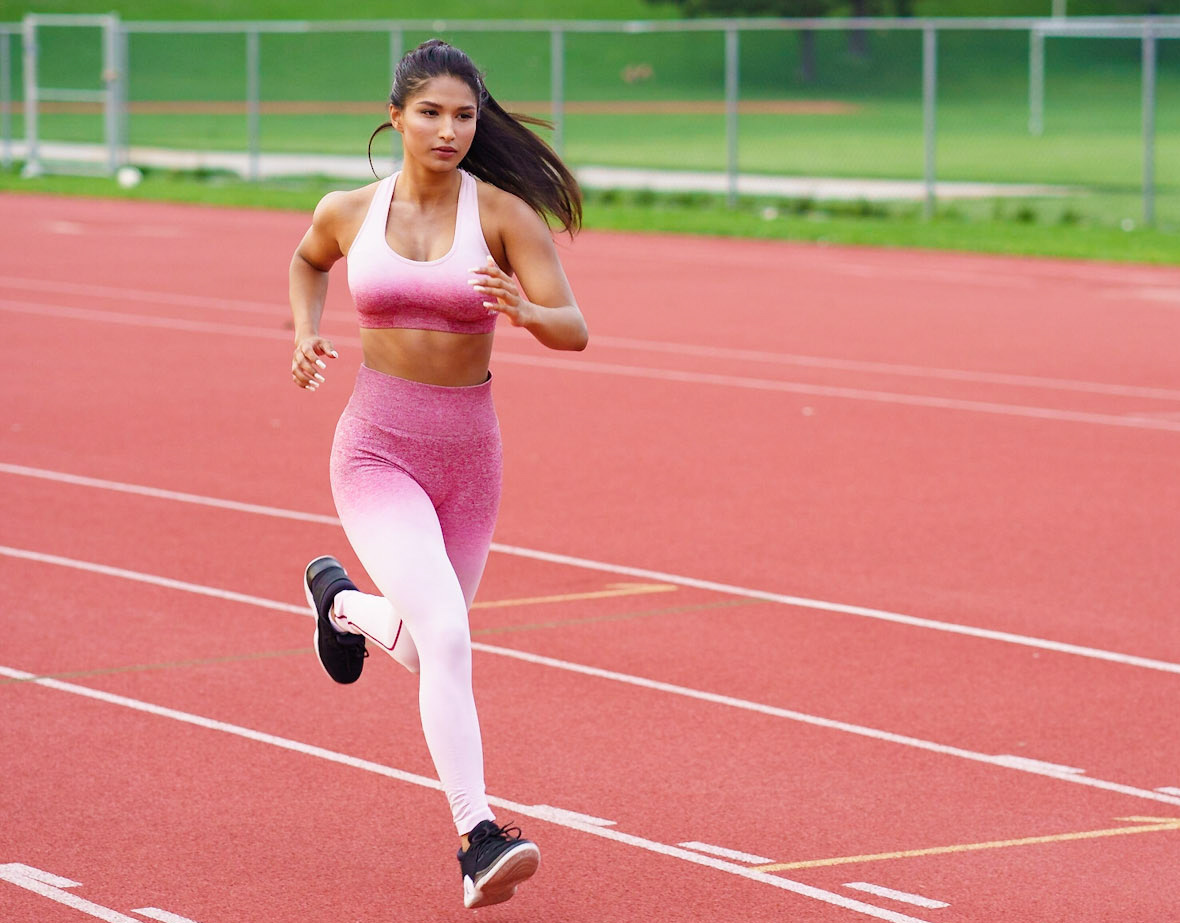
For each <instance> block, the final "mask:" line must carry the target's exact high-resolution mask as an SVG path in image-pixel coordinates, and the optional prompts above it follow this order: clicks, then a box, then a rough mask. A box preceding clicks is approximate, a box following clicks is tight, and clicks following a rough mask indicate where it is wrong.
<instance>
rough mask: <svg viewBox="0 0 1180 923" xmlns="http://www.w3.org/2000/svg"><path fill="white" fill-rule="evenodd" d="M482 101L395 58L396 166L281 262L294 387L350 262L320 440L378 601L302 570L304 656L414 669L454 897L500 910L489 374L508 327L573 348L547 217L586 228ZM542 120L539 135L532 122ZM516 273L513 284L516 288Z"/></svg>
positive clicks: (564, 174)
mask: <svg viewBox="0 0 1180 923" xmlns="http://www.w3.org/2000/svg"><path fill="white" fill-rule="evenodd" d="M522 121H529V122H533V121H534V120H532V119H527V118H522V117H519V116H513V115H510V114H509V113H507V112H505V111H504V109H503V108H501V107H500V105H499V104H498V103H497V102H496V101H495V100H494V99H493V98H492V96H491V95H490V94H489V93H488V91H487V88H486V87H485V86H484V83H483V78H482V76H481V74H480V73H479V71H478V70H477V69H476V67H475V65H474V64H473V63H472V62H471V59H470V58H468V57H467V55H466V54H464V53H463V52H462V51H460V50H459V49H457V48H454V47H452V46H451V45H448V44H446V43H445V42H442V41H439V40H437V39H432V40H431V41H428V42H425V43H423V44H422V45H420V46H418V47H417V48H416V49H414V50H413V51H411V52H410V53H409V54H407V55H406V56H405V57H404V58H402V60H401V62H400V63H399V64H398V67H397V71H396V75H395V77H394V83H393V90H392V92H391V93H390V96H389V122H387V123H385V124H383V125H381V126H380V127H379V128H378V129H377V131H375V132H374V133H373V136H372V137H370V139H369V145H370V150H371V149H372V141H373V138H374V137H376V136H377V134H378V133H379V132H380V131H382V130H383V129H387V128H391V127H392V128H393V129H394V130H396V131H397V132H399V133H400V134H401V136H402V144H403V150H404V160H403V165H402V169H401V170H400V172H398V173H395V174H394V175H393V176H390V177H388V178H387V179H384V180H381V181H379V182H376V183H373V184H370V185H368V186H365V187H364V188H361V189H357V190H354V191H350V192H333V193H329V194H328V195H327V196H325V197H324V198H323V200H322V201H321V202H320V203H319V205H318V206H317V207H316V210H315V214H314V217H313V218H312V225H311V229H310V230H309V231H308V232H307V234H306V235H305V236H304V238H303V240H302V242H301V243H300V244H299V247H298V249H297V250H296V251H295V256H294V258H293V259H292V261H291V274H290V283H291V310H292V312H293V314H294V319H295V353H294V357H293V359H292V362H291V376H292V378H293V379H294V380H295V383H296V384H297V385H298V386H299V387H301V388H304V389H306V390H308V391H315V390H316V389H317V388H318V387H319V386H320V384H322V383H323V381H324V372H325V371H326V370H327V361H326V360H332V359H335V358H337V353H336V350H335V349H334V348H333V346H332V343H331V342H330V341H329V340H327V339H325V338H324V337H322V336H320V334H319V326H320V318H321V316H322V314H323V309H324V298H325V295H326V293H327V287H328V271H329V270H330V269H331V268H332V266H333V264H335V263H336V261H337V260H339V259H340V258H341V257H343V256H347V257H348V285H349V289H350V291H351V293H352V297H353V301H354V302H355V304H356V310H357V315H358V318H359V324H360V333H361V350H362V353H363V358H364V362H363V364H362V365H361V367H360V370H359V372H358V374H357V379H356V385H355V387H354V389H353V393H352V397H351V398H350V400H349V402H348V406H347V407H346V408H345V410H344V413H343V415H342V416H341V417H340V421H339V423H338V424H337V427H336V435H335V438H334V441H333V443H332V458H331V483H332V497H333V499H334V500H335V503H336V509H337V511H338V513H339V515H340V521H341V522H342V523H343V525H344V531H345V534H346V535H347V536H348V541H349V542H350V544H351V545H352V547H353V550H354V551H355V552H356V555H357V557H358V558H359V559H360V561H361V564H362V565H363V566H364V568H365V570H366V571H367V572H368V574H369V576H370V577H371V578H372V580H373V583H375V584H376V585H377V588H378V589H379V591H380V593H381V595H380V596H371V595H367V594H364V593H361V592H359V591H358V590H357V588H356V585H355V584H354V583H353V582H352V581H351V580H350V579H349V577H348V575H347V574H346V573H345V571H344V568H343V567H342V566H341V565H340V563H339V562H338V561H337V560H336V559H335V558H332V557H329V556H323V557H319V558H316V559H315V560H313V561H312V562H311V563H310V564H308V566H307V568H306V570H305V572H304V587H305V591H306V595H307V600H308V604H309V605H310V606H311V608H312V610H313V611H314V613H315V615H316V633H315V649H316V654H317V656H318V658H319V661H320V664H321V665H322V666H323V668H324V670H325V672H327V674H328V675H329V676H330V677H331V678H332V679H334V680H335V681H336V682H338V683H351V682H355V681H356V680H357V679H358V678H359V677H360V675H361V668H362V666H363V665H364V659H365V657H366V656H367V655H368V650H367V649H366V642H367V643H368V644H370V645H372V646H375V647H377V648H380V649H381V650H383V651H385V652H386V653H388V654H390V655H391V656H392V657H393V658H394V660H396V661H397V662H398V663H400V664H401V665H402V666H404V667H405V668H406V669H407V670H409V671H410V672H411V673H416V674H418V687H419V707H420V711H421V717H422V730H423V733H424V736H425V738H426V744H427V746H428V748H429V750H430V755H431V758H432V759H433V761H434V766H435V769H436V770H437V772H438V777H439V781H440V782H441V783H442V787H443V790H444V791H445V792H446V796H447V800H448V802H449V803H450V807H451V813H452V816H453V818H454V822H455V828H456V830H457V832H458V833H459V837H460V849H459V853H458V859H459V868H460V874H461V876H462V883H463V902H464V904H465V905H466V906H467V907H482V906H486V905H489V904H496V903H499V902H501V901H506V900H508V899H509V898H510V897H512V895H513V894H514V893H515V891H516V887H517V885H518V884H519V883H520V882H522V881H524V880H525V879H526V878H528V877H529V876H531V875H532V874H533V873H534V872H535V871H536V870H537V868H538V866H539V864H540V859H541V854H540V851H539V850H538V849H537V847H536V845H535V844H533V843H531V842H529V841H528V840H526V839H523V838H522V837H521V835H520V830H519V828H516V827H509V826H499V825H498V824H496V820H495V815H494V814H493V813H492V811H491V809H490V808H489V807H488V801H487V796H486V794H485V791H484V776H483V745H482V742H481V740H480V731H479V722H478V719H477V717H476V713H475V700H474V698H473V697H472V691H471V632H470V627H469V624H468V610H469V609H470V607H471V604H472V601H473V599H474V598H475V591H476V588H477V587H478V586H479V581H480V577H481V575H482V574H483V569H484V564H485V563H486V561H487V556H488V549H489V547H490V544H491V539H492V529H493V526H494V525H495V520H496V512H497V508H498V504H499V495H500V473H501V458H500V433H499V427H498V424H497V420H496V413H495V410H494V408H493V406H492V396H491V375H490V373H489V371H488V364H489V360H490V358H491V352H492V336H493V330H494V328H495V326H496V321H497V319H498V318H499V316H500V315H504V316H505V317H507V318H508V320H509V322H511V323H512V325H513V326H516V327H523V328H525V329H526V330H528V331H529V332H530V333H531V334H532V335H533V336H534V337H535V338H536V339H537V340H538V341H539V342H541V343H542V344H544V345H545V346H548V347H550V348H552V349H573V350H580V349H583V348H585V346H586V341H587V332H586V323H585V320H584V319H583V317H582V313H581V311H580V310H579V308H578V306H577V303H576V302H575V300H574V295H573V292H572V291H571V290H570V286H569V283H568V282H567V280H566V277H565V273H564V271H563V270H562V267H561V263H560V261H559V259H558V257H557V251H556V248H555V247H554V244H553V238H552V234H551V231H550V228H549V225H548V223H547V222H546V220H545V218H544V217H543V216H544V215H551V216H553V218H555V219H556V222H557V224H558V225H559V226H560V227H561V228H562V229H563V230H565V231H567V232H569V233H571V234H572V233H574V232H575V231H576V230H577V229H578V227H579V226H580V223H581V207H582V206H581V193H580V191H579V189H578V185H577V182H576V181H575V180H574V178H573V176H572V175H571V174H570V172H569V170H568V169H567V168H566V167H565V165H564V164H563V163H562V162H561V160H560V158H559V157H558V156H557V155H556V154H555V153H554V152H553V150H552V149H551V148H549V147H548V145H546V144H545V143H544V142H543V141H541V140H540V139H539V138H538V137H537V136H536V135H535V134H533V132H532V131H530V130H529V129H528V128H526V127H525V126H524V125H523V124H522ZM540 124H543V123H540ZM513 277H515V280H514V278H513Z"/></svg>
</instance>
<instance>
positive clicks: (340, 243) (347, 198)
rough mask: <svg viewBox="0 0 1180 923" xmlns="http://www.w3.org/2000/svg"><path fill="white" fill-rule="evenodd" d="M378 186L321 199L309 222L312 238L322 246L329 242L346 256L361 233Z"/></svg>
mask: <svg viewBox="0 0 1180 923" xmlns="http://www.w3.org/2000/svg"><path fill="white" fill-rule="evenodd" d="M377 186H378V183H369V185H367V186H362V187H360V188H359V189H341V190H337V191H335V192H329V193H328V194H327V195H326V196H324V197H323V198H322V199H320V201H319V204H318V205H316V207H315V213H314V214H313V215H312V219H311V235H312V236H313V237H317V238H319V239H320V240H321V241H322V242H323V243H324V244H326V243H327V242H328V241H331V243H332V245H333V246H334V248H335V249H336V250H337V251H338V252H339V254H340V255H344V254H346V253H348V251H349V250H350V249H351V248H352V242H353V241H354V240H356V236H357V234H358V233H360V229H361V225H362V224H363V223H364V220H365V215H366V214H368V211H369V206H370V205H371V204H372V202H373V196H374V195H375V194H376V192H377Z"/></svg>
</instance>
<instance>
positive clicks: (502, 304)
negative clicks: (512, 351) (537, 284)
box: [467, 256, 539, 327]
mask: <svg viewBox="0 0 1180 923" xmlns="http://www.w3.org/2000/svg"><path fill="white" fill-rule="evenodd" d="M470 272H472V273H473V274H474V275H475V276H476V277H477V278H474V279H468V280H467V283H468V284H469V285H470V286H472V287H473V288H474V289H475V290H476V291H477V292H479V293H481V294H483V295H488V296H491V297H493V298H495V299H496V300H495V301H485V302H484V303H483V306H484V307H485V308H487V309H488V313H489V314H503V315H504V316H505V317H507V318H508V320H510V321H511V322H512V326H514V327H527V326H528V325H529V324H530V323H532V322H533V321H534V320H536V318H537V311H538V310H539V309H538V308H537V306H536V305H535V304H533V303H532V302H531V301H529V300H528V299H527V298H525V297H524V296H523V295H522V294H521V292H520V288H519V287H518V286H517V284H516V283H515V282H514V281H513V280H512V278H511V276H509V275H507V274H506V273H505V272H504V271H503V270H502V269H500V267H499V266H497V265H496V261H495V260H494V259H492V257H490V256H489V257H488V261H487V263H485V264H484V265H483V266H477V267H476V268H474V269H472V270H470Z"/></svg>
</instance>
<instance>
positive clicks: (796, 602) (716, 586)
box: [0, 462, 1180, 674]
mask: <svg viewBox="0 0 1180 923" xmlns="http://www.w3.org/2000/svg"><path fill="white" fill-rule="evenodd" d="M0 474H12V475H16V476H19V477H31V478H37V479H40V480H46V481H53V482H56V483H62V484H73V485H76V486H79V487H93V488H97V489H99V490H110V491H114V492H117V493H128V494H135V495H139V496H145V497H154V498H157V499H161V500H175V501H178V502H181V503H192V504H196V505H198V506H210V507H215V508H217V509H226V510H235V511H238V512H244V513H254V514H257V515H261V516H271V517H274V518H277V519H293V520H296V521H299V522H314V523H320V524H323V525H331V526H339V525H340V520H339V519H337V518H336V517H335V516H324V515H322V514H319V513H304V512H301V511H298V510H288V509H282V508H281V507H273V506H263V505H261V504H256V503H239V502H237V501H235V500H222V499H220V498H218V497H206V496H202V495H200V494H189V493H182V492H180V491H173V490H161V489H160V488H156V487H145V486H143V485H141V484H127V483H123V482H121V481H108V480H104V479H102V478H91V477H83V476H81V475H76V474H67V473H64V472H60V471H51V470H49V469H46V468H32V467H29V466H26V465H13V464H9V463H6V462H0ZM492 551H494V552H496V553H498V554H506V555H511V556H513V557H520V558H529V559H531V560H534V561H544V562H546V563H549V564H560V565H564V566H568V567H578V568H581V569H583V570H593V571H599V572H603V573H609V574H621V575H623V576H627V577H642V578H644V579H651V580H654V581H656V582H662V583H674V584H676V585H677V586H685V587H692V588H694V589H699V590H708V591H710V592H714V593H721V594H723V595H726V596H739V597H742V598H745V599H757V600H761V601H763V602H769V603H777V604H780V605H785V606H793V607H795V608H799V609H815V610H819V611H822V612H835V613H838V614H841V615H853V616H859V617H862V618H870V619H876V620H879V621H884V622H894V623H896V624H899V625H908V626H910V627H913V628H924V629H929V630H933V631H943V632H947V633H949V634H957V635H965V636H967V637H972V638H982V639H984V640H987V641H999V642H1002V643H1005V644H1016V645H1020V646H1022V647H1032V648H1037V649H1040V650H1046V651H1053V652H1054V653H1058V654H1071V655H1074V656H1078V657H1088V658H1090V659H1092V660H1104V661H1108V662H1110V663H1118V664H1122V665H1124V666H1132V667H1143V668H1145V669H1149V670H1160V671H1162V672H1164V673H1176V674H1180V663H1172V662H1170V661H1166V660H1154V659H1152V658H1149V657H1139V656H1137V655H1135V654H1122V653H1118V652H1116V651H1106V650H1102V649H1100V648H1093V647H1084V646H1081V645H1077V644H1068V643H1066V642H1062V641H1049V640H1046V639H1044V638H1035V637H1032V636H1029V635H1019V634H1014V633H1012V632H1007V631H994V630H992V629H990V628H975V627H972V626H970V625H959V624H956V623H954V622H942V621H938V620H936V619H925V618H919V617H918V616H913V615H905V614H904V613H901V612H889V611H887V610H885V609H871V608H868V607H866V606H853V605H848V604H845V603H834V602H827V601H825V600H821V599H808V598H807V597H803V596H789V595H786V594H784V593H773V592H770V591H769V590H757V589H751V588H749V587H740V586H735V585H733V584H728V583H718V582H716V581H713V580H699V579H697V578H695V577H682V576H679V575H677V574H669V573H665V572H663V571H655V570H647V569H646V568H641V567H628V566H626V565H622V564H608V563H605V562H603V561H594V560H591V559H589V558H579V557H574V556H572V555H565V554H556V553H554V552H549V551H537V550H535V549H532V548H523V547H521V546H519V545H505V544H503V543H500V542H493V543H492Z"/></svg>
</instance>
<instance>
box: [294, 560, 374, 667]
mask: <svg viewBox="0 0 1180 923" xmlns="http://www.w3.org/2000/svg"><path fill="white" fill-rule="evenodd" d="M303 589H304V592H305V594H306V595H307V604H308V605H309V606H311V611H312V612H314V613H315V617H316V618H315V654H316V657H318V658H319V661H320V666H321V667H323V668H324V672H325V673H327V674H328V675H329V676H330V677H332V679H334V680H336V682H338V683H355V682H356V681H357V680H358V679H360V678H361V668H362V667H363V666H364V665H365V658H366V657H368V656H369V652H368V651H366V650H365V638H364V635H354V634H346V633H344V632H340V631H337V630H336V629H335V628H334V627H333V625H332V622H331V620H330V618H329V617H330V615H331V612H332V600H333V599H335V598H336V594H337V593H339V592H340V591H341V590H355V589H356V584H355V583H353V582H352V581H351V580H349V579H348V574H346V573H345V572H344V568H343V567H342V566H341V565H340V562H339V561H337V560H336V559H335V558H333V557H331V556H330V555H324V556H322V557H319V558H316V559H315V560H314V561H312V562H311V563H310V564H308V565H307V568H306V569H305V570H304V572H303Z"/></svg>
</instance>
